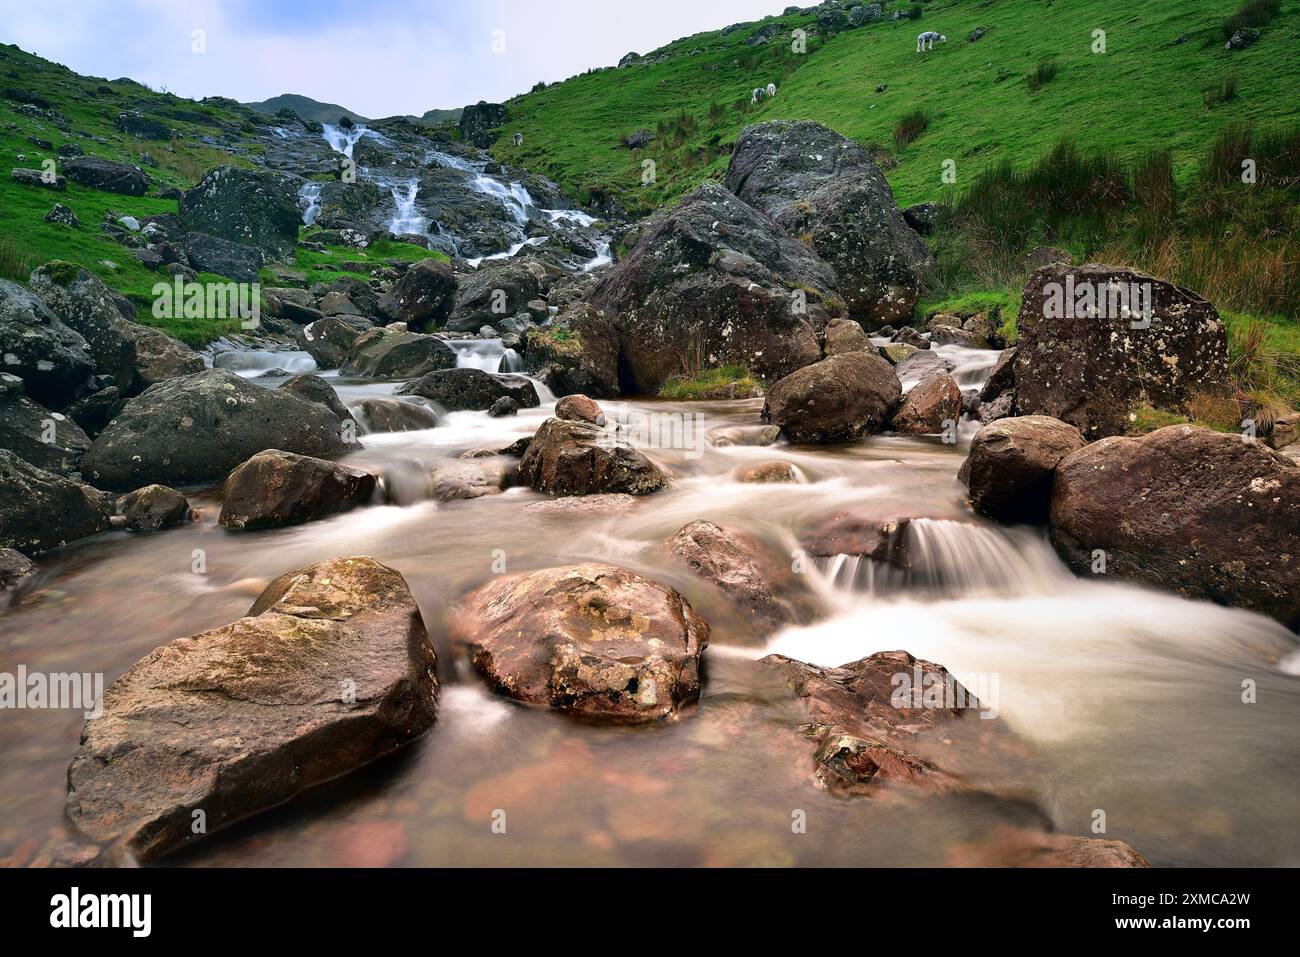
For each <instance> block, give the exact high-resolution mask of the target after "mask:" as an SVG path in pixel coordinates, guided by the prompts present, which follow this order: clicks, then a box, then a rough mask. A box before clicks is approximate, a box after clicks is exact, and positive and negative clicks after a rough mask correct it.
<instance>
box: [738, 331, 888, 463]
mask: <svg viewBox="0 0 1300 957" xmlns="http://www.w3.org/2000/svg"><path fill="white" fill-rule="evenodd" d="M901 394H902V389H901V387H900V386H899V382H898V376H896V375H895V374H894V369H893V366H891V365H890V364H889V363H888V362H886V361H885V360H884V359H882V358H880V357H879V356H876V355H871V354H870V353H866V352H849V353H845V354H843V355H836V356H831V357H830V358H829V359H823V360H822V361H821V362H818V363H815V364H813V365H810V366H805V367H804V368H802V369H800V370H799V371H798V372H795V373H793V374H792V375H789V376H786V377H785V378H784V379H782V380H781V381H779V382H777V383H776V384H775V385H773V386H772V388H771V389H769V390H768V393H767V400H766V402H764V404H763V418H764V419H765V420H767V421H770V422H773V423H775V424H776V425H779V426H780V427H781V431H782V432H784V433H785V434H786V435H787V436H789V437H790V440H791V441H793V442H808V443H813V442H818V443H825V442H849V441H852V440H854V439H858V438H861V437H862V436H864V435H873V434H875V433H877V432H879V431H881V429H882V428H884V425H885V423H886V421H887V420H888V418H889V413H890V411H891V410H892V409H893V408H894V406H895V405H897V404H898V400H899V397H900V396H901Z"/></svg>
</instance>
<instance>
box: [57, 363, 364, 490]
mask: <svg viewBox="0 0 1300 957" xmlns="http://www.w3.org/2000/svg"><path fill="white" fill-rule="evenodd" d="M354 447H355V443H350V442H348V441H346V440H345V439H344V437H343V435H342V423H340V421H339V419H338V418H337V417H336V416H335V415H334V414H333V413H332V412H330V410H329V409H327V408H325V407H324V406H322V405H319V404H317V403H315V402H309V401H307V400H305V399H301V398H299V397H298V396H296V395H293V394H291V393H288V392H283V391H281V390H278V389H274V390H272V389H263V388H260V387H258V386H256V385H253V384H252V383H251V382H248V381H247V380H246V379H243V378H241V377H240V376H237V375H235V374H234V373H233V372H227V371H226V370H224V369H209V370H207V371H204V372H200V373H197V374H195V375H190V376H180V377H178V378H175V379H168V380H167V381H166V382H160V383H158V384H157V385H154V386H150V387H149V388H148V389H146V390H145V391H144V392H143V393H141V394H140V395H139V396H137V397H136V398H135V399H133V400H132V401H131V402H130V403H129V404H128V405H127V407H126V409H125V410H124V411H123V412H122V414H121V415H119V416H118V417H117V418H115V419H114V420H113V421H112V422H111V423H109V426H108V428H106V429H105V430H104V431H103V432H102V433H101V434H100V436H99V438H97V439H95V441H94V443H92V445H91V447H90V449H89V450H88V451H87V452H86V454H85V456H84V457H83V459H82V470H83V472H84V473H85V475H86V477H87V478H88V479H89V480H90V481H92V482H94V483H95V484H97V485H100V486H102V487H103V488H109V489H123V490H124V489H133V488H139V487H140V486H141V485H145V484H149V483H152V482H161V483H163V484H167V485H187V484H191V483H198V482H212V481H218V480H220V479H223V478H224V477H225V476H226V474H227V473H228V472H230V470H231V469H233V468H234V467H235V466H237V465H239V464H240V463H242V462H244V461H246V460H247V459H249V458H250V457H251V456H254V455H256V454H257V453H258V452H261V451H263V450H264V449H269V448H282V449H284V450H285V451H288V452H296V453H298V454H301V455H317V456H321V455H338V454H341V453H343V452H346V451H349V450H350V449H352V448H354Z"/></svg>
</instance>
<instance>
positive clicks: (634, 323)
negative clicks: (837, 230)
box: [583, 183, 836, 395]
mask: <svg viewBox="0 0 1300 957" xmlns="http://www.w3.org/2000/svg"><path fill="white" fill-rule="evenodd" d="M835 284H836V280H835V274H834V272H833V271H832V270H831V269H830V267H828V266H827V265H826V264H825V263H823V262H822V261H821V260H819V259H818V258H817V257H816V256H815V255H814V254H813V253H812V252H811V251H810V250H809V249H808V247H807V246H805V245H804V244H803V243H801V242H800V241H799V240H798V239H796V238H794V236H792V235H790V234H789V233H787V232H786V231H785V230H783V229H781V228H780V227H779V226H777V225H776V224H775V223H774V222H772V220H771V219H770V218H768V217H767V216H766V215H764V214H763V213H761V212H759V211H758V210H755V209H753V208H752V207H750V206H748V205H747V204H745V203H743V202H741V201H740V200H739V199H737V198H736V197H735V196H734V195H733V194H731V193H729V192H728V191H727V190H725V189H723V188H722V187H721V186H719V185H717V184H716V183H706V184H705V185H704V186H701V187H700V188H699V189H698V190H696V191H695V192H694V193H692V194H691V195H690V196H688V197H686V198H685V199H684V200H682V202H681V203H679V204H678V205H677V206H676V207H674V208H673V209H671V210H668V211H666V212H664V213H661V214H659V215H657V216H655V217H653V218H652V219H651V221H650V222H649V223H648V224H646V226H645V227H644V228H643V233H642V238H641V240H640V241H639V242H637V244H636V245H635V246H634V247H633V248H632V250H631V251H630V252H629V253H628V254H627V255H626V256H625V257H624V258H623V259H622V260H621V261H620V262H619V263H618V264H617V265H615V266H614V267H613V268H612V269H610V270H609V271H608V272H607V273H606V274H605V275H604V277H603V278H602V279H601V280H600V282H599V283H598V284H597V286H596V288H595V289H594V290H593V291H592V293H591V296H590V300H589V301H590V303H591V305H592V306H594V307H595V308H596V309H597V310H599V312H600V313H602V314H603V316H604V317H606V322H605V325H604V327H603V328H600V327H596V326H593V327H591V328H590V330H584V333H583V341H584V344H586V343H587V340H588V339H589V338H591V339H597V338H601V339H605V340H608V341H607V342H605V343H604V344H603V345H601V346H597V347H598V348H604V349H606V350H608V351H609V352H611V353H613V354H614V355H615V356H616V357H617V360H616V363H615V365H616V367H617V369H618V371H619V376H620V386H621V388H622V391H623V392H624V393H625V394H629V395H633V394H654V393H656V392H658V390H659V388H660V387H661V386H662V385H663V384H664V383H665V382H666V381H667V380H668V379H669V378H670V377H672V376H674V375H679V374H681V373H682V372H683V371H686V370H690V369H696V368H711V367H715V366H722V365H728V364H737V365H743V366H745V367H747V368H748V369H749V370H750V371H751V372H754V373H755V374H757V375H759V376H762V377H763V378H767V379H779V378H781V377H782V376H786V375H789V374H790V373H792V372H794V371H795V370H796V369H799V368H802V367H803V366H806V365H808V364H809V363H812V362H816V361H817V360H818V359H819V358H820V357H821V349H820V348H819V346H818V344H817V335H816V330H817V329H818V328H820V327H821V326H822V325H824V324H825V321H826V311H825V308H824V305H823V304H824V303H825V302H826V301H827V300H828V299H830V298H831V297H832V296H833V294H834V290H835Z"/></svg>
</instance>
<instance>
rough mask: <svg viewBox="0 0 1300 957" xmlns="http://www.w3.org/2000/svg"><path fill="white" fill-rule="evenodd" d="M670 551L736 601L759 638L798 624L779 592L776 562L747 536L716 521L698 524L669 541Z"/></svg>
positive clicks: (688, 527) (691, 524) (692, 523)
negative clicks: (774, 568)
mask: <svg viewBox="0 0 1300 957" xmlns="http://www.w3.org/2000/svg"><path fill="white" fill-rule="evenodd" d="M666 546H667V548H668V550H669V551H670V552H672V553H673V554H674V555H676V556H677V557H678V558H680V559H681V560H682V561H684V562H685V563H686V564H687V565H688V566H689V567H690V568H691V570H692V571H694V572H695V573H696V574H697V575H699V576H700V577H701V578H703V579H705V580H706V581H710V582H712V583H713V584H714V585H716V586H717V587H718V588H719V589H720V590H721V591H722V592H723V593H724V594H725V595H727V597H729V598H731V599H732V600H733V601H734V602H735V603H736V606H737V607H738V608H739V609H740V610H741V611H742V612H743V613H744V615H745V616H746V618H747V619H748V620H749V622H750V624H751V625H752V626H753V628H754V633H755V634H756V635H759V636H762V635H766V634H768V633H770V632H772V631H775V630H776V629H777V628H779V627H781V626H782V625H785V624H788V623H790V622H791V621H793V620H794V619H795V613H794V608H793V607H792V606H791V605H790V603H789V602H788V601H786V599H785V598H783V597H781V595H780V594H779V593H778V588H777V587H776V585H775V581H774V579H775V575H774V571H773V568H772V567H771V565H772V563H771V562H769V560H768V559H767V557H766V556H765V555H764V554H763V550H762V547H761V546H760V545H759V544H758V542H756V541H754V540H753V539H751V538H749V537H748V536H746V535H742V534H739V533H737V532H732V531H729V530H728V529H725V528H723V527H721V526H720V525H715V524H714V523H713V522H705V521H694V522H691V523H690V524H689V525H686V526H685V527H683V528H682V529H681V530H680V531H679V532H678V533H677V534H676V535H674V536H673V537H672V538H670V539H669V540H668V542H667V543H666Z"/></svg>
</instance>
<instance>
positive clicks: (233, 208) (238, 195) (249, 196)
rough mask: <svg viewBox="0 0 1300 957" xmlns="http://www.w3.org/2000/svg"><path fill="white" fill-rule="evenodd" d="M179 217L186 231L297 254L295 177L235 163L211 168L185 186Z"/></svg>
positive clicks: (277, 255) (277, 252) (298, 223)
mask: <svg viewBox="0 0 1300 957" xmlns="http://www.w3.org/2000/svg"><path fill="white" fill-rule="evenodd" d="M180 217H181V222H182V223H183V224H184V226H185V228H186V229H187V230H190V231H193V232H200V233H208V234H209V235H212V236H218V237H220V238H221V239H228V240H230V241H231V242H234V243H240V244H241V245H244V246H252V247H254V248H256V249H259V250H261V251H262V252H263V253H264V254H265V255H267V256H269V257H272V258H283V257H285V256H288V255H289V254H290V253H292V252H293V249H294V246H295V245H296V244H297V242H298V227H299V226H301V225H302V211H301V210H300V209H299V208H298V194H297V191H296V190H295V188H294V185H293V181H292V180H290V179H289V178H288V177H287V176H282V175H280V174H278V173H268V172H257V171H253V170H245V169H238V168H236V167H234V166H221V167H218V168H217V169H214V170H209V171H208V172H207V174H205V175H204V177H203V179H201V180H200V181H199V184H198V185H197V186H195V187H194V188H193V189H190V190H186V192H185V195H184V196H182V197H181V201H180Z"/></svg>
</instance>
